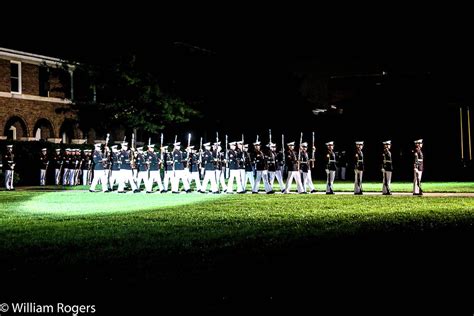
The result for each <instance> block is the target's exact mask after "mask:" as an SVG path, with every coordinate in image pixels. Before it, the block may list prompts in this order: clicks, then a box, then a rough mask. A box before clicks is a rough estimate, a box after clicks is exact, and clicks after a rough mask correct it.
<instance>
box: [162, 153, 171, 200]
mask: <svg viewBox="0 0 474 316" xmlns="http://www.w3.org/2000/svg"><path fill="white" fill-rule="evenodd" d="M161 152H162V155H163V170H164V175H163V185H164V190H163V193H166V192H168V188H169V185H170V184H171V185H173V181H174V180H173V178H174V175H173V174H174V173H173V155H172V154H171V153H170V152H168V147H161Z"/></svg>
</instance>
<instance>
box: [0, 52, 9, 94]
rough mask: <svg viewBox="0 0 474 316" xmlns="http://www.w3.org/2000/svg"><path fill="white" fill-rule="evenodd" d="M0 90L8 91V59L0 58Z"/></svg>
mask: <svg viewBox="0 0 474 316" xmlns="http://www.w3.org/2000/svg"><path fill="white" fill-rule="evenodd" d="M0 92H10V61H9V60H5V59H0Z"/></svg>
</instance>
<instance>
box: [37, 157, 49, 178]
mask: <svg viewBox="0 0 474 316" xmlns="http://www.w3.org/2000/svg"><path fill="white" fill-rule="evenodd" d="M39 159H40V185H46V172H47V170H48V166H49V156H48V149H47V148H42V149H41V154H40V158H39Z"/></svg>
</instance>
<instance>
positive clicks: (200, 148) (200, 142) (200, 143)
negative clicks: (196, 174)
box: [199, 137, 202, 170]
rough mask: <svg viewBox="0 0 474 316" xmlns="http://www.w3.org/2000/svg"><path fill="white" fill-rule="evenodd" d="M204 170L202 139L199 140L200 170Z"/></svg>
mask: <svg viewBox="0 0 474 316" xmlns="http://www.w3.org/2000/svg"><path fill="white" fill-rule="evenodd" d="M201 168H202V137H201V139H200V140H199V170H200V169H201Z"/></svg>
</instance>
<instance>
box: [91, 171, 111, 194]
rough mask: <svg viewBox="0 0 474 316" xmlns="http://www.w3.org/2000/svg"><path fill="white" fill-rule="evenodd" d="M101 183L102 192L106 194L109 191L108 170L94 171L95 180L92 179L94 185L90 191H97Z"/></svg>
mask: <svg viewBox="0 0 474 316" xmlns="http://www.w3.org/2000/svg"><path fill="white" fill-rule="evenodd" d="M99 180H100V183H101V185H102V192H105V191H107V190H108V187H107V172H106V170H94V179H92V184H91V187H90V190H92V191H95V187H96V185H97V183H99Z"/></svg>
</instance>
